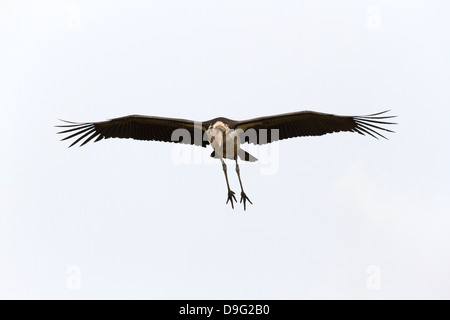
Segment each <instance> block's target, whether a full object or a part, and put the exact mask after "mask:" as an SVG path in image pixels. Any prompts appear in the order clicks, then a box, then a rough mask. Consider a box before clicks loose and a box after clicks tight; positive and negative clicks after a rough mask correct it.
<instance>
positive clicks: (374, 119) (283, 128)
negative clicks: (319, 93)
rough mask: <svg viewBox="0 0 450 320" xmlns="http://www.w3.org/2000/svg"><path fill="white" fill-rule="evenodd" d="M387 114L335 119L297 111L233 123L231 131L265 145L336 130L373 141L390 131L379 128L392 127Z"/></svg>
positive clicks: (330, 116) (337, 117)
mask: <svg viewBox="0 0 450 320" xmlns="http://www.w3.org/2000/svg"><path fill="white" fill-rule="evenodd" d="M388 111H389V110H387V111H383V112H379V113H374V114H371V115H367V116H338V115H334V114H327V113H320V112H314V111H300V112H293V113H286V114H280V115H276V116H269V117H261V118H255V119H250V120H244V121H237V122H236V123H235V125H234V127H233V129H242V130H243V131H244V133H245V136H243V139H242V140H241V141H242V142H249V143H253V144H265V143H269V142H273V141H277V140H283V139H288V138H294V137H304V136H321V135H324V134H327V133H333V132H340V131H349V132H357V133H359V134H362V135H370V136H372V137H374V138H377V139H378V137H382V138H385V139H387V138H386V137H385V136H383V135H382V134H381V133H380V131H386V132H393V131H392V130H389V129H386V128H384V127H383V125H391V124H395V123H393V122H388V121H386V120H387V119H390V118H394V117H395V116H389V115H386V113H387V112H388ZM248 129H254V130H256V136H257V141H254V140H255V139H252V138H251V135H250V134H247V131H246V130H248ZM261 129H266V130H261ZM273 129H277V130H278V138H277V137H276V133H274V131H272V130H273ZM266 132H267V133H266Z"/></svg>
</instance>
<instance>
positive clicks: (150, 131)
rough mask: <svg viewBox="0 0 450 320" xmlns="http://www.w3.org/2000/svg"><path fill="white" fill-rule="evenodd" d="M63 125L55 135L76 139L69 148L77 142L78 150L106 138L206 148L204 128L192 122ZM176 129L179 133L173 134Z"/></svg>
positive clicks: (155, 120) (163, 120) (154, 120)
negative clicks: (89, 143)
mask: <svg viewBox="0 0 450 320" xmlns="http://www.w3.org/2000/svg"><path fill="white" fill-rule="evenodd" d="M62 121H64V122H66V123H68V124H65V125H59V126H57V127H61V128H65V130H63V131H60V132H58V133H59V134H67V136H66V137H65V138H63V139H62V140H67V139H75V141H74V142H73V143H72V144H71V145H70V146H69V147H71V146H73V145H75V144H77V143H79V142H81V144H80V146H82V145H85V144H86V143H88V142H89V141H91V140H93V139H94V138H95V140H94V142H97V141H99V140H102V139H108V138H130V139H136V140H154V141H165V142H177V143H186V144H192V145H199V146H203V147H206V145H207V144H209V142H208V141H205V140H204V139H203V135H204V132H205V131H206V129H207V128H205V127H204V125H203V124H202V123H201V122H194V121H191V120H184V119H173V118H162V117H146V116H139V115H132V116H126V117H121V118H115V119H111V120H108V121H102V122H88V123H76V122H69V121H65V120H62ZM177 129H182V130H180V131H177V132H176V131H175V130H177ZM183 129H184V130H183ZM174 132H175V134H174Z"/></svg>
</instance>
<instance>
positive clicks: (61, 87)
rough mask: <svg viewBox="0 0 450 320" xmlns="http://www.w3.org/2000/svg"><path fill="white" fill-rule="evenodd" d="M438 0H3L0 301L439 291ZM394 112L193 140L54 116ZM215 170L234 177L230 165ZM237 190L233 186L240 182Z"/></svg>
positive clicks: (444, 24) (442, 221)
mask: <svg viewBox="0 0 450 320" xmlns="http://www.w3.org/2000/svg"><path fill="white" fill-rule="evenodd" d="M449 14H450V2H448V1H356V0H355V1H321V2H320V3H318V2H317V1H256V0H254V1H237V0H235V1H207V0H204V1H181V0H180V1H175V0H174V1H133V2H130V1H110V0H108V1H106V0H105V1H75V0H73V1H63V0H61V1H57V2H55V1H25V0H21V1H5V0H3V1H1V2H0V87H1V88H2V89H1V90H0V106H1V108H0V117H1V119H2V125H1V126H0V137H1V138H0V139H1V145H2V148H1V151H0V152H1V153H0V161H1V162H0V163H1V166H0V298H3V299H10V298H24V299H36V298H39V299H46V298H58V299H79V298H85V299H93V298H106V299H108V298H125V299H130V298H140V299H178V298H180V299H315V298H318V299H333V298H337V299H355V298H356V299H408V298H412V299H417V298H438V299H449V298H450V232H449V230H450V202H449V200H448V199H449V197H448V195H449V194H450V183H449V181H450V169H449V163H450V151H449V150H450V149H449V148H448V146H447V144H448V141H449V139H450V133H449V125H448V124H449V120H448V119H449V117H450V108H449V106H450V95H449V93H448V92H449V88H450V76H449V75H450V62H449V58H448V57H450V40H449V38H448V30H450V21H449V19H448V15H449ZM386 109H391V110H392V111H391V114H395V115H398V118H397V119H396V121H397V122H398V123H399V124H398V125H397V126H395V128H394V130H395V131H396V132H395V133H394V134H388V137H389V140H376V139H373V138H371V137H366V136H361V135H358V134H354V133H340V134H333V135H326V136H322V137H313V138H299V139H290V140H284V141H281V142H279V143H276V144H273V145H269V146H266V147H264V148H255V147H253V148H249V146H247V145H245V146H244V148H246V149H247V150H252V153H253V154H254V155H255V156H256V157H257V158H259V160H260V161H259V162H257V163H252V164H246V163H241V176H242V180H243V184H244V188H245V191H246V193H247V195H248V196H249V198H250V199H251V200H252V201H253V205H249V207H248V208H247V211H245V212H244V211H243V208H242V205H241V204H238V205H237V206H236V208H235V209H234V210H232V209H231V207H230V205H229V204H228V205H226V204H225V201H226V197H227V192H226V184H225V179H224V177H223V172H222V168H221V165H220V162H219V161H214V160H213V159H209V158H208V157H209V154H210V153H211V151H212V150H211V149H210V148H207V149H202V148H199V147H190V146H187V147H182V148H180V147H177V146H176V145H174V144H167V143H158V142H141V141H133V140H120V139H109V140H102V141H100V142H98V143H89V144H87V145H85V146H84V147H82V148H78V147H74V148H70V149H68V148H67V147H68V145H69V144H70V143H68V142H67V141H64V142H61V141H60V138H61V137H60V136H58V135H56V132H57V131H58V130H57V128H55V127H54V126H55V125H57V124H59V121H58V119H66V120H71V121H81V122H82V121H101V120H106V119H111V118H114V117H119V116H125V115H129V114H142V115H154V116H165V117H177V118H187V119H192V120H198V121H202V120H208V119H211V118H214V117H217V116H224V117H228V118H232V119H237V120H240V119H246V118H253V117H258V116H265V115H271V114H277V113H284V112H294V111H300V110H315V111H321V112H328V113H334V114H342V115H366V114H370V113H375V112H379V111H383V110H386ZM228 168H229V177H230V184H231V188H232V189H233V190H234V191H235V192H236V195H239V191H240V190H239V183H238V180H237V177H236V174H235V171H234V165H233V163H232V162H229V165H228ZM238 199H239V197H238Z"/></svg>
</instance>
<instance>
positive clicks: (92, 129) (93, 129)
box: [69, 128, 95, 148]
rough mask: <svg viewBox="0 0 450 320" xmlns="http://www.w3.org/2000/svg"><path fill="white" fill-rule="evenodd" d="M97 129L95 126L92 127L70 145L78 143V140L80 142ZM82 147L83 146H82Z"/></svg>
mask: <svg viewBox="0 0 450 320" xmlns="http://www.w3.org/2000/svg"><path fill="white" fill-rule="evenodd" d="M94 131H95V128H91V129H90V130H89V131H88V132H86V133H85V134H83V135H82V136H81V137H79V138H78V139H77V140H75V141H74V142H73V143H72V144H71V145H70V146H69V148H70V147H71V146H73V145H76V144H77V143H78V142H80V141H81V140H83V139H84V138H85V137H87V136H88V135H90V134H91V133H92V132H94ZM80 147H81V146H80Z"/></svg>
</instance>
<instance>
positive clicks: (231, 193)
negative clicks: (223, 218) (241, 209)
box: [227, 190, 237, 209]
mask: <svg viewBox="0 0 450 320" xmlns="http://www.w3.org/2000/svg"><path fill="white" fill-rule="evenodd" d="M233 199H234V201H236V202H237V200H236V197H235V196H234V191H231V190H228V199H227V204H228V201H230V202H231V207H232V208H233V209H234V204H233Z"/></svg>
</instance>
